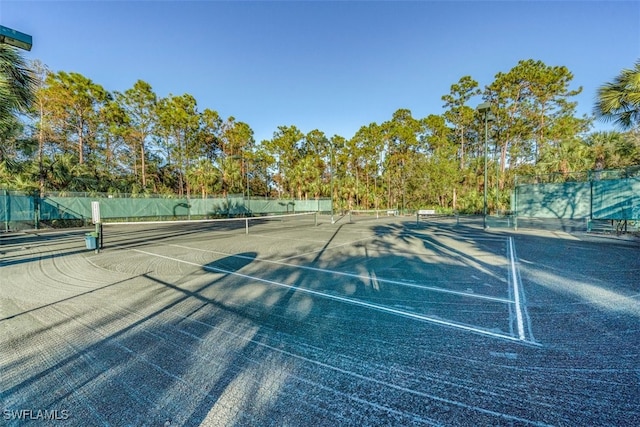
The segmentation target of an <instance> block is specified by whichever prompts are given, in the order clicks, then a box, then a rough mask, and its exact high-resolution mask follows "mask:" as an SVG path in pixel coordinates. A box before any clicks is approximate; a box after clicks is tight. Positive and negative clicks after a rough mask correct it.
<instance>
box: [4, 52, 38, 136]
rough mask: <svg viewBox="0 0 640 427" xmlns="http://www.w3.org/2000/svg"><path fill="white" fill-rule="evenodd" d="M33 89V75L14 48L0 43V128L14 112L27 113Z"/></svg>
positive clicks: (34, 85) (34, 81)
mask: <svg viewBox="0 0 640 427" xmlns="http://www.w3.org/2000/svg"><path fill="white" fill-rule="evenodd" d="M35 87H36V78H35V75H34V74H33V72H32V71H31V70H30V69H29V68H28V67H27V64H26V62H25V61H24V59H23V58H22V56H20V55H19V54H18V52H17V50H16V49H15V48H13V47H11V46H8V45H6V44H2V43H0V100H2V102H0V126H6V125H7V124H8V123H10V122H11V121H12V120H13V117H14V114H15V113H16V112H26V111H27V109H28V108H29V106H30V105H31V102H32V101H33V99H34V93H35Z"/></svg>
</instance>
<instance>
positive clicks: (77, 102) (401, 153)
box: [0, 45, 640, 212]
mask: <svg viewBox="0 0 640 427" xmlns="http://www.w3.org/2000/svg"><path fill="white" fill-rule="evenodd" d="M639 64H640V63H639ZM634 72H635V74H634ZM625 73H627V74H628V73H631V77H629V76H626V74H625ZM639 74H640V66H639V65H638V64H636V68H635V69H634V70H623V73H621V75H620V76H618V77H617V78H616V80H614V81H613V82H611V83H607V84H605V85H603V86H602V87H601V88H600V92H599V94H598V102H597V103H596V105H595V106H594V116H583V117H577V114H576V102H575V101H574V97H575V96H576V95H578V94H579V93H580V91H581V88H572V87H571V83H572V80H573V75H572V73H571V72H570V71H569V70H568V69H567V68H566V67H564V66H549V65H546V64H544V63H543V62H541V61H535V60H532V59H529V60H522V61H520V62H518V63H517V64H516V65H515V66H514V67H513V68H512V69H510V70H509V71H507V72H498V73H497V74H496V75H495V78H494V80H493V81H492V82H490V83H489V84H488V85H486V86H484V88H481V87H480V85H479V83H478V82H477V81H475V80H474V79H473V78H472V77H471V76H463V77H461V78H460V79H459V81H458V82H456V83H453V84H452V85H451V87H450V92H449V93H447V94H443V95H442V96H441V100H442V103H443V104H442V105H443V110H444V111H443V113H442V114H430V115H428V116H427V117H423V118H417V117H413V115H412V113H411V111H410V110H408V109H398V110H397V111H396V112H395V113H393V115H392V117H390V118H389V119H388V120H386V121H384V122H382V123H370V124H367V125H363V126H361V127H360V129H359V130H358V131H357V132H356V133H355V135H353V136H351V137H350V138H346V137H344V136H340V135H333V136H328V135H326V134H325V133H324V132H323V131H322V130H319V129H314V130H312V131H310V132H308V133H304V132H302V131H301V130H300V129H298V128H297V127H296V126H295V125H283V126H279V127H278V128H277V129H276V130H275V131H274V133H273V137H272V138H271V139H269V140H264V141H260V142H256V141H255V140H254V134H253V130H252V129H251V126H250V125H249V124H247V123H244V122H242V121H239V120H237V119H236V118H234V117H227V118H224V117H221V116H220V114H219V113H218V112H217V111H215V110H213V109H210V108H202V109H201V108H200V107H199V105H198V103H197V100H196V99H195V98H194V97H193V96H192V95H190V94H183V95H173V94H170V95H168V96H167V97H159V96H158V95H157V94H156V93H155V92H154V90H153V88H152V87H151V85H150V84H149V83H147V82H145V81H143V80H138V81H137V82H135V83H134V84H133V86H132V87H131V88H130V89H127V90H125V91H123V92H118V91H108V90H106V89H105V88H104V87H103V86H101V85H100V84H99V83H96V82H94V81H92V80H91V79H90V78H88V77H86V76H83V75H81V74H78V73H74V72H65V71H58V72H52V71H50V70H48V69H47V68H46V67H45V66H44V65H43V64H41V63H39V62H38V61H34V62H33V63H26V62H25V61H24V60H23V59H22V58H21V57H20V55H19V54H18V53H17V52H16V51H15V49H13V48H11V47H8V46H6V45H0V79H3V81H2V82H1V83H5V81H6V84H0V95H1V96H2V97H3V99H5V100H6V101H7V102H5V103H3V105H2V106H1V107H0V140H1V144H0V186H3V187H5V188H9V189H14V190H22V191H35V192H38V191H39V192H40V193H43V194H44V193H46V192H50V191H67V192H102V193H131V194H138V195H143V194H152V193H153V194H176V195H180V196H187V197H191V198H194V197H208V196H211V195H226V194H240V193H243V194H245V195H248V196H250V197H280V198H291V199H311V198H328V197H332V198H333V200H334V206H335V207H336V208H338V209H340V208H343V209H376V208H377V209H389V208H394V209H417V208H425V207H434V208H438V209H439V210H442V211H448V210H458V211H466V212H479V211H481V210H482V208H483V196H482V195H483V193H484V185H485V175H484V173H485V172H484V171H485V159H486V162H487V163H486V170H487V179H486V182H487V191H488V193H489V195H490V197H489V198H488V199H489V209H490V210H491V211H501V210H506V209H508V207H509V202H510V193H511V189H512V188H513V185H514V179H515V176H516V175H533V174H549V173H554V174H557V175H558V176H560V177H564V178H565V179H570V177H571V174H572V173H573V172H575V171H584V170H593V169H595V170H602V169H610V168H620V167H625V166H628V165H632V164H640V138H639V137H638V135H639V134H638V122H639V121H638V115H637V114H638V113H637V111H638V105H640V102H638V101H637V99H636V100H635V101H634V100H633V98H632V99H631V100H629V99H627V98H629V96H628V95H629V92H633V90H632V88H630V87H629V84H625V83H624V80H625V79H627V80H630V81H632V82H633V76H634V75H635V76H637V75H639ZM625 76H626V77H625ZM619 79H622V81H618V80H619ZM636 80H637V77H636ZM6 87H9V88H13V91H11V90H9V91H8V92H6V93H4V92H2V91H3V90H5V89H4V88H6ZM636 89H637V88H636ZM478 99H480V100H481V101H478ZM616 100H618V103H617V104H616V102H615V101H616ZM605 101H606V102H605ZM480 102H486V103H488V106H489V108H488V110H479V109H478V108H476V107H477V104H479V103H480ZM634 102H635V104H634ZM634 108H635V114H636V115H635V116H634V113H633V111H634ZM596 118H601V119H612V120H617V121H618V122H619V123H620V124H621V126H622V127H621V130H620V131H608V132H591V131H590V130H591V128H592V123H593V120H595V119H596Z"/></svg>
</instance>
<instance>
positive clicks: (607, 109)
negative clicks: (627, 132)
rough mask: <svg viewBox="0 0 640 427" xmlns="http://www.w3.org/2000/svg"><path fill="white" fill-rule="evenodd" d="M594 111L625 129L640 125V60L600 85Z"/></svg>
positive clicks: (599, 116) (598, 115) (600, 116)
mask: <svg viewBox="0 0 640 427" xmlns="http://www.w3.org/2000/svg"><path fill="white" fill-rule="evenodd" d="M594 113H595V115H596V116H597V117H598V118H601V119H603V120H606V121H613V122H614V123H616V124H617V125H619V126H621V127H622V128H623V129H632V128H634V127H635V126H640V60H638V61H637V62H636V64H635V67H634V68H633V69H631V70H629V69H624V70H622V71H621V72H620V75H618V76H617V77H616V78H615V79H614V80H613V81H612V82H609V83H605V84H604V85H602V86H600V88H599V89H598V99H597V101H596V105H595V107H594Z"/></svg>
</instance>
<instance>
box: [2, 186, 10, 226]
mask: <svg viewBox="0 0 640 427" xmlns="http://www.w3.org/2000/svg"><path fill="white" fill-rule="evenodd" d="M2 193H3V197H2V200H3V202H4V203H3V204H4V231H6V232H8V231H9V192H8V191H7V189H6V188H3V189H2Z"/></svg>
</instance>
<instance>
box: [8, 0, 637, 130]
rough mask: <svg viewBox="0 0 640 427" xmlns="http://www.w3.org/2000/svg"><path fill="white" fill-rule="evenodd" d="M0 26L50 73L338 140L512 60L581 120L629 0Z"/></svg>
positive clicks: (147, 14)
mask: <svg viewBox="0 0 640 427" xmlns="http://www.w3.org/2000/svg"><path fill="white" fill-rule="evenodd" d="M0 24H2V25H4V26H7V27H9V28H12V29H15V30H18V31H21V32H23V33H27V34H30V35H31V36H32V37H33V49H32V50H31V52H24V56H25V57H26V58H27V59H39V60H40V61H42V62H43V63H45V64H46V65H47V66H48V67H49V68H50V69H51V70H52V71H67V72H79V73H81V74H83V75H85V76H86V77H88V78H90V79H92V80H93V81H94V82H96V83H99V84H101V85H102V86H104V87H105V88H106V89H107V90H110V91H115V90H117V91H124V90H126V89H128V88H130V87H132V86H133V84H134V83H135V81H136V80H138V79H141V80H144V81H147V82H148V83H150V84H151V85H152V87H153V89H154V90H155V92H156V93H157V94H158V95H159V96H167V95H169V94H170V93H171V94H174V95H180V94H183V93H189V94H191V95H193V96H194V97H195V98H196V100H197V101H198V107H199V109H200V110H203V109H204V108H210V109H213V110H216V111H218V112H219V113H220V115H221V116H223V117H224V118H226V117H229V116H234V117H235V118H236V120H239V121H243V122H246V123H248V124H249V125H250V126H251V128H252V129H253V130H254V132H255V138H256V140H257V141H258V142H259V141H261V140H263V139H269V138H271V137H272V136H273V132H275V131H276V130H277V127H278V126H280V125H295V126H297V127H298V128H299V129H301V130H302V131H303V132H305V133H306V132H309V131H311V130H313V129H319V130H321V131H323V132H325V133H326V134H327V136H329V137H330V136H332V135H334V134H338V135H341V136H344V137H345V138H350V137H352V136H353V134H354V133H355V132H356V131H357V130H358V129H359V128H360V127H361V126H365V125H368V124H369V123H371V122H377V123H381V122H383V121H385V120H389V119H390V118H391V116H392V114H393V112H394V111H396V110H397V109H399V108H408V109H410V110H411V111H412V113H413V116H414V117H416V118H421V117H426V116H427V115H429V114H442V113H443V112H444V109H443V108H442V105H443V102H442V100H441V97H442V95H445V94H447V93H449V90H450V86H451V85H452V84H453V83H456V82H457V81H458V80H459V79H460V77H462V76H465V75H470V76H471V77H472V78H474V79H475V80H476V81H478V82H479V84H480V85H481V87H484V86H485V85H488V84H490V83H491V82H492V81H493V78H494V76H495V74H496V73H498V72H507V71H509V70H510V69H511V68H512V67H514V66H515V65H516V64H517V63H518V61H519V60H526V59H534V60H541V61H543V62H544V63H545V64H547V65H550V66H554V65H564V66H566V67H568V68H569V70H570V71H571V72H572V73H573V74H574V79H573V85H572V88H577V87H578V86H582V87H583V93H582V94H581V95H580V96H579V97H577V98H576V100H577V101H578V113H579V114H589V113H590V112H591V109H592V106H593V101H594V98H595V94H596V90H597V88H598V86H600V85H602V84H603V83H605V82H607V81H610V80H612V79H613V78H614V77H615V76H616V75H617V74H618V73H619V72H620V71H621V70H622V69H623V68H631V67H632V66H633V65H634V63H635V62H636V61H637V60H638V59H640V2H638V1H618V2H615V1H564V2H561V1H515V0H514V1H474V2H465V1H413V2H409V1H400V2H399V1H395V2H392V1H373V2H368V1H333V2H329V1H288V2H276V1H256V2H252V1H235V2H225V1H192V2H188V1H180V2H178V1H141V0H137V1H135V0H129V1H66V2H65V1H28V0H22V1H12V0H0ZM479 102H481V101H480V99H478V100H477V103H479ZM610 128H611V127H610V125H608V124H601V123H600V124H598V125H597V129H598V130H606V129H610Z"/></svg>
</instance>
